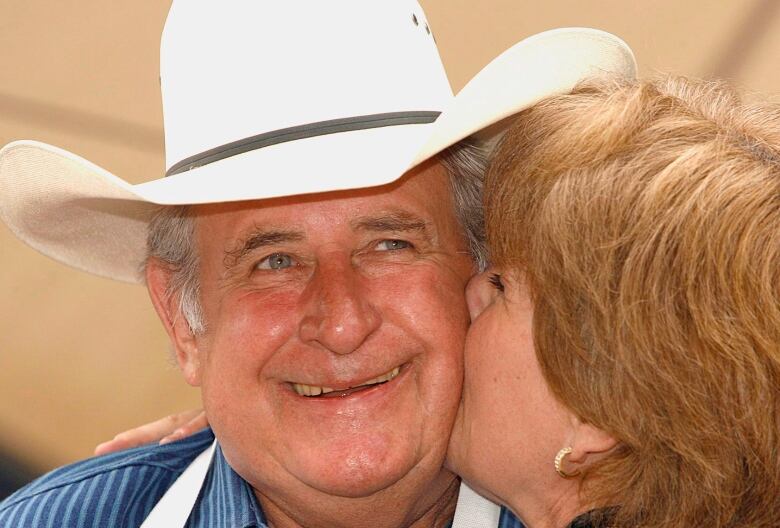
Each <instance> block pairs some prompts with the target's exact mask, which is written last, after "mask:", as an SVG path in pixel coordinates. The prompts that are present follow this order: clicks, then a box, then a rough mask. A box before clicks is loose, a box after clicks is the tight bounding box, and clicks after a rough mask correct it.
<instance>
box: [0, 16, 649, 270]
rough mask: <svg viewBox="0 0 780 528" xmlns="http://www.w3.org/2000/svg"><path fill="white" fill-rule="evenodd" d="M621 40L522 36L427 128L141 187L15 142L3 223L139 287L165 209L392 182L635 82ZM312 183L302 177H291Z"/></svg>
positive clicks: (4, 181)
mask: <svg viewBox="0 0 780 528" xmlns="http://www.w3.org/2000/svg"><path fill="white" fill-rule="evenodd" d="M635 73H636V63H635V61H634V57H633V54H632V53H631V50H630V48H629V47H628V46H627V45H626V44H625V43H624V42H623V41H622V40H620V39H619V38H617V37H615V36H614V35H611V34H609V33H605V32H602V31H598V30H594V29H586V28H564V29H557V30H552V31H547V32H544V33H540V34H538V35H535V36H532V37H530V38H527V39H525V40H523V41H521V42H519V43H517V44H515V45H514V46H512V47H511V48H509V49H508V50H506V51H505V52H504V53H502V54H501V55H499V56H498V57H497V58H496V59H494V60H493V61H492V62H491V63H489V64H488V65H487V66H485V68H483V69H482V70H481V71H480V72H479V73H478V74H477V75H476V76H475V77H474V78H473V79H472V80H471V81H469V83H468V84H467V85H466V86H465V87H464V88H463V89H462V90H461V91H460V92H459V93H458V94H457V95H456V96H455V97H453V98H452V100H451V101H450V103H449V105H448V106H447V107H446V108H444V109H442V112H441V114H440V115H439V117H438V119H436V120H435V121H433V122H431V123H421V124H408V125H395V126H387V127H378V128H370V129H363V130H354V131H348V132H339V133H334V134H327V135H318V136H315V137H307V138H304V139H298V140H296V141H288V142H282V143H277V144H274V145H271V146H267V147H264V148H259V149H255V150H249V151H247V152H243V153H241V154H238V155H235V156H231V157H226V158H224V159H220V160H219V161H215V162H213V163H210V164H207V165H203V166H200V167H197V168H193V169H192V170H189V171H186V172H181V173H179V174H175V175H172V176H169V177H166V178H161V179H157V180H153V181H150V182H146V183H142V184H139V185H131V184H129V183H127V182H125V181H124V180H122V179H120V178H118V177H116V176H114V175H113V174H111V173H109V172H108V171H106V170H104V169H102V168H100V167H98V166H96V165H94V164H92V163H90V162H88V161H86V160H84V159H82V158H80V157H79V156H76V155H75V154H72V153H70V152H67V151H65V150H62V149H59V148H57V147H53V146H51V145H47V144H44V143H40V142H35V141H16V142H13V143H10V144H9V145H7V146H6V147H4V148H3V149H2V150H0V217H2V219H3V221H4V222H5V223H6V224H7V225H8V226H9V227H10V229H11V230H12V231H13V232H14V233H15V234H16V235H17V236H18V237H19V238H20V239H21V240H23V241H24V242H26V243H27V244H29V245H30V246H31V247H33V248H35V249H37V250H38V251H40V252H42V253H44V254H46V255H48V256H50V257H52V258H54V259H56V260H58V261H61V262H63V263H65V264H68V265H71V266H74V267H76V268H78V269H81V270H84V271H88V272H91V273H95V274H97V275H101V276H105V277H109V278H113V279H117V280H122V281H127V282H139V281H140V280H141V277H139V273H138V269H139V266H140V264H141V263H142V261H143V259H144V258H145V254H146V234H147V226H148V222H149V219H150V217H151V215H152V214H153V212H154V211H155V210H156V209H157V207H159V206H160V205H186V204H201V203H214V202H226V201H239V200H254V199H264V198H273V197H278V196H290V195H299V194H310V193H319V192H328V191H337V190H345V189H354V188H363V187H372V186H377V185H382V184H386V183H390V182H392V181H394V180H396V179H398V178H399V177H401V176H402V175H403V174H404V173H405V172H407V171H408V170H410V169H411V168H413V167H414V166H416V165H418V164H420V163H422V162H423V161H425V160H426V159H428V158H430V157H432V156H435V155H436V154H437V153H439V152H441V151H442V150H444V149H446V148H447V147H449V146H451V145H453V144H455V143H457V142H458V141H460V140H461V139H464V138H466V137H468V136H471V135H473V134H475V133H477V132H479V131H481V130H483V129H485V128H486V127H489V126H490V125H494V124H495V123H498V122H499V121H502V120H504V119H505V118H507V117H509V116H512V115H514V114H516V113H518V112H520V111H522V110H524V109H525V108H528V107H530V106H532V105H533V104H534V103H536V102H538V101H539V100H541V99H543V98H545V97H549V96H552V95H555V94H560V93H566V92H568V91H570V90H571V89H572V88H573V87H574V86H575V85H576V84H577V83H578V82H580V81H582V80H584V79H586V78H588V77H592V76H597V75H604V74H609V75H619V76H623V77H633V76H635ZM301 174H305V175H306V176H307V177H306V178H295V177H293V176H295V175H301Z"/></svg>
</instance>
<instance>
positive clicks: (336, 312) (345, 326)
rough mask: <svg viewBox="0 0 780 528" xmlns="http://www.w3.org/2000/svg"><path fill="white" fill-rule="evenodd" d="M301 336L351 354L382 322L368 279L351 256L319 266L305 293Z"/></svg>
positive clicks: (336, 351)
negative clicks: (357, 267)
mask: <svg viewBox="0 0 780 528" xmlns="http://www.w3.org/2000/svg"><path fill="white" fill-rule="evenodd" d="M303 310H304V313H303V317H302V318H301V322H300V328H299V336H300V338H301V340H302V341H304V342H307V343H316V344H318V345H320V346H322V347H323V348H325V349H327V350H330V351H332V352H334V353H336V354H350V353H352V352H354V351H355V350H357V349H358V348H359V347H360V346H361V345H362V344H363V342H364V341H365V340H366V339H368V337H369V336H370V335H371V334H372V333H373V332H374V331H375V330H376V329H377V328H378V327H379V325H380V324H381V315H380V313H379V311H378V310H377V309H376V307H375V306H374V305H373V303H372V302H371V300H370V299H369V292H368V287H367V284H366V279H365V277H363V276H362V275H361V274H360V272H359V271H358V270H356V269H355V267H354V266H353V264H352V262H351V259H350V258H348V257H347V258H333V259H329V261H328V262H325V263H321V264H320V265H318V266H317V268H316V269H315V271H314V274H313V276H312V279H311V281H310V282H309V284H308V285H307V288H306V291H305V293H304V306H303Z"/></svg>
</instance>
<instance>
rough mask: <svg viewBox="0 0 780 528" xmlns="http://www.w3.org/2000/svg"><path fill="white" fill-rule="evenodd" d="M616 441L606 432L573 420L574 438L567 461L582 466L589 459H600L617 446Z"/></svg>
mask: <svg viewBox="0 0 780 528" xmlns="http://www.w3.org/2000/svg"><path fill="white" fill-rule="evenodd" d="M618 443H619V442H618V440H617V439H616V438H615V437H614V436H612V435H611V434H609V433H608V432H606V431H604V430H602V429H599V428H598V427H596V426H593V425H591V424H588V423H584V422H581V421H579V420H578V419H576V418H575V424H574V438H573V439H572V443H571V449H572V451H571V454H570V455H569V457H568V461H569V462H571V463H572V464H584V463H586V462H587V461H588V459H589V458H592V457H596V458H601V455H604V454H606V453H608V452H609V451H611V450H612V449H613V448H614V447H615V446H617V445H618Z"/></svg>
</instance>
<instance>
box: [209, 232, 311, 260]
mask: <svg viewBox="0 0 780 528" xmlns="http://www.w3.org/2000/svg"><path fill="white" fill-rule="evenodd" d="M303 239H304V235H303V233H301V232H300V231H289V230H284V229H273V228H271V229H263V228H260V227H257V226H255V227H254V228H253V229H252V230H251V231H250V232H249V233H248V234H246V235H243V236H241V237H240V238H238V239H237V240H236V242H235V243H234V244H233V246H232V249H231V248H227V249H225V257H224V263H225V267H226V268H231V267H233V266H235V265H236V264H238V263H239V262H241V260H242V259H243V258H244V257H245V256H247V255H248V254H250V253H251V252H253V251H255V250H256V249H260V248H263V247H266V246H272V245H274V244H284V243H286V242H300V241H301V240H303Z"/></svg>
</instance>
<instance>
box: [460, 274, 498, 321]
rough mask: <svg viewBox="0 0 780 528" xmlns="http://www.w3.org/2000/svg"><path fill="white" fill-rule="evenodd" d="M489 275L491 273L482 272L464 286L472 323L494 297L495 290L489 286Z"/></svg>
mask: <svg viewBox="0 0 780 528" xmlns="http://www.w3.org/2000/svg"><path fill="white" fill-rule="evenodd" d="M491 275H492V273H491V272H489V271H483V272H482V273H479V274H477V275H474V276H473V277H471V280H469V283H468V285H467V286H466V305H467V306H468V308H469V316H470V317H471V320H472V321H474V319H476V318H477V317H479V314H481V313H482V311H483V310H484V309H485V308H487V307H488V305H490V303H491V302H493V299H494V298H495V296H496V289H495V287H494V286H493V285H492V284H490V276H491Z"/></svg>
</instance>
